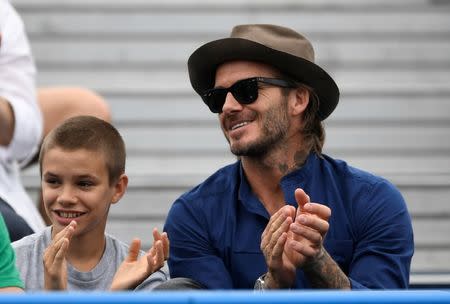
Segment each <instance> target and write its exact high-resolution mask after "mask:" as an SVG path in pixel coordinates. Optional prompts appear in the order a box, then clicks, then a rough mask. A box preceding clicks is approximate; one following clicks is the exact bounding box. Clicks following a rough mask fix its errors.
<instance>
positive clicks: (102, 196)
mask: <svg viewBox="0 0 450 304" xmlns="http://www.w3.org/2000/svg"><path fill="white" fill-rule="evenodd" d="M125 158H126V153H125V144H124V142H123V139H122V137H121V136H120V134H119V132H118V131H117V130H116V129H115V128H114V127H113V126H112V125H111V124H109V123H107V122H106V121H103V120H101V119H98V118H95V117H92V116H77V117H73V118H70V119H68V120H66V121H65V122H63V123H62V124H61V125H60V126H58V127H57V128H55V129H54V130H52V131H50V133H49V135H48V136H47V137H46V138H45V140H44V142H43V144H42V147H41V152H40V157H39V166H40V174H41V183H42V194H43V201H44V206H45V211H46V213H47V215H48V217H49V218H50V220H51V222H52V226H50V227H47V228H46V229H44V230H43V231H41V232H39V233H35V234H33V235H30V236H27V237H24V238H23V239H21V240H19V241H16V242H14V243H13V247H14V250H15V252H16V258H17V266H18V268H19V271H20V274H21V278H22V280H23V282H24V284H25V290H44V289H45V290H134V289H136V290H141V289H153V288H154V287H156V286H157V285H159V284H160V283H162V282H164V281H166V280H167V276H166V274H165V273H164V272H163V271H162V270H160V268H161V267H162V266H163V265H164V261H165V260H166V259H167V257H168V254H169V240H168V238H167V234H166V233H163V234H159V232H158V231H157V230H156V228H155V229H154V230H153V238H154V243H153V245H152V247H151V249H150V250H149V251H148V252H146V253H145V252H142V251H140V246H141V245H140V240H138V239H135V240H133V241H132V243H131V245H130V246H127V245H126V244H124V243H122V242H121V241H119V240H117V239H116V238H114V237H113V236H111V235H109V234H106V233H105V228H106V222H107V217H108V212H109V208H110V206H111V204H115V203H117V202H118V201H119V200H120V199H121V198H122V196H123V195H124V193H125V191H126V188H127V185H128V177H127V175H126V174H125Z"/></svg>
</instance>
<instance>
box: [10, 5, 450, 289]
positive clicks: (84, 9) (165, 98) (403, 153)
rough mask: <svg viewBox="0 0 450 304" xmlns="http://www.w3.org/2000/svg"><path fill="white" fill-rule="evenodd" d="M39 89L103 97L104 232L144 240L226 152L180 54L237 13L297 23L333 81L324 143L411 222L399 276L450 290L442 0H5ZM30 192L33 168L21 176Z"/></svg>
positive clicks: (239, 18)
mask: <svg viewBox="0 0 450 304" xmlns="http://www.w3.org/2000/svg"><path fill="white" fill-rule="evenodd" d="M12 3H13V5H14V6H15V7H16V9H17V10H18V11H19V13H20V14H21V16H22V18H23V20H24V22H25V26H26V29H27V32H28V35H29V39H30V43H31V47H32V49H33V53H34V57H35V60H36V64H37V68H38V78H37V79H38V85H39V86H55V85H56V86H57V85H78V86H84V87H87V88H90V89H93V90H95V91H96V92H98V93H99V94H101V95H102V96H103V97H105V98H106V100H107V102H108V103H109V105H110V107H111V110H112V115H113V123H114V124H115V125H116V126H117V127H118V128H119V130H120V131H121V132H122V135H123V136H124V138H125V141H126V143H127V149H128V160H127V162H128V163H127V171H128V174H129V177H130V184H129V189H128V192H127V194H126V195H125V197H124V199H123V200H122V201H121V202H120V203H119V204H117V205H114V206H113V207H112V209H111V215H110V220H109V224H108V231H109V232H110V233H112V234H114V235H116V236H118V237H119V238H120V239H122V240H124V241H126V242H128V241H130V240H131V238H132V237H134V236H138V237H140V238H142V239H143V240H144V244H145V246H149V244H150V243H149V242H150V240H151V229H152V228H153V227H154V226H156V227H158V228H159V229H162V226H163V223H164V220H165V216H166V214H167V211H168V209H169V208H170V205H171V204H172V202H173V201H174V200H175V199H176V198H177V197H178V196H179V195H180V194H181V193H183V192H185V191H186V190H188V189H189V188H191V187H193V186H194V185H196V184H197V183H199V182H201V181H202V180H203V179H204V178H205V177H207V176H209V175H210V174H211V173H213V172H214V171H215V170H217V169H218V168H219V167H221V166H223V165H226V164H229V163H231V162H233V161H234V157H233V156H232V155H231V153H230V152H229V151H228V145H227V143H226V141H225V139H224V138H223V135H222V133H221V131H220V129H219V127H218V123H217V118H216V116H215V115H213V114H211V113H210V112H209V111H208V110H207V108H206V106H204V105H203V103H202V101H201V100H200V98H199V97H198V96H196V95H195V94H194V91H193V89H192V88H191V86H190V83H189V80H188V74H187V68H186V61H187V58H188V57H189V55H190V54H191V53H192V52H193V51H194V50H195V49H196V48H197V47H198V46H200V45H201V44H203V43H205V42H207V41H210V40H213V39H219V38H222V37H226V36H228V35H229V32H230V30H231V28H232V27H233V26H234V25H236V24H241V23H275V24H279V25H285V26H288V27H291V28H293V29H295V30H297V31H299V32H301V33H304V34H305V35H306V36H307V37H308V38H309V39H310V40H311V41H312V43H313V45H314V47H315V51H316V62H317V63H318V64H319V65H321V66H322V67H323V68H324V69H325V70H327V71H328V72H329V73H330V74H331V75H332V76H333V77H334V79H335V80H336V82H337V84H338V86H339V87H340V89H341V99H340V104H339V105H338V108H337V110H336V111H335V112H334V114H333V115H332V116H331V117H330V118H329V119H328V120H327V121H326V127H327V141H326V144H325V152H326V153H327V154H330V155H332V156H334V157H336V158H342V159H345V160H347V161H348V163H349V164H351V165H354V166H357V167H359V168H362V169H365V170H368V171H370V172H373V173H375V174H378V175H382V176H384V177H386V178H387V179H389V180H390V181H392V182H393V183H394V184H395V185H396V186H397V187H398V188H399V189H400V191H401V192H402V194H403V195H404V197H405V199H406V201H407V204H408V207H409V210H410V213H411V216H412V218H413V225H414V231H415V242H416V252H415V255H414V258H413V264H412V276H411V282H412V283H413V284H416V286H419V285H421V284H425V286H429V285H427V284H434V286H436V284H447V286H450V1H445V0H441V1H439V0H434V1H433V0H398V1H392V0H373V1H363V0H361V1H359V0H342V1H333V0H309V1H301V0H278V1H273V0H267V1H266V0H259V1H258V0H247V1H245V0H217V1H206V0H165V1H154V0H122V1H119V0H110V1H108V0H12ZM24 180H25V183H26V186H27V189H28V191H29V192H30V193H31V195H32V196H33V197H34V198H36V201H37V196H38V187H39V178H38V171H37V168H35V167H34V168H31V169H29V170H27V171H25V172H24Z"/></svg>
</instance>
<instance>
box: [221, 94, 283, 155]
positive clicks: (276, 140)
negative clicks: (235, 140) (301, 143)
mask: <svg viewBox="0 0 450 304" xmlns="http://www.w3.org/2000/svg"><path fill="white" fill-rule="evenodd" d="M259 117H262V119H263V121H262V129H261V134H260V136H259V138H258V139H256V140H255V141H253V142H250V143H247V144H245V145H235V146H233V145H230V150H231V153H233V154H234V155H236V156H248V157H255V158H260V157H264V156H265V155H267V154H268V153H269V152H270V151H273V150H274V149H276V148H279V147H280V145H282V143H283V142H284V140H285V138H286V134H287V132H288V129H289V124H290V121H289V117H288V114H287V98H286V99H285V100H283V101H282V103H281V106H280V105H274V106H272V107H271V108H269V109H268V110H267V111H266V112H265V113H264V116H261V115H260V116H259ZM227 140H228V142H230V141H229V139H228V138H227Z"/></svg>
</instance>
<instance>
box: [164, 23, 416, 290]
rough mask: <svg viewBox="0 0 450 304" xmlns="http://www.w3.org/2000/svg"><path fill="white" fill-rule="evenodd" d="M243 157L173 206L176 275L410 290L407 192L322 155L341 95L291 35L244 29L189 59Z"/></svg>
mask: <svg viewBox="0 0 450 304" xmlns="http://www.w3.org/2000/svg"><path fill="white" fill-rule="evenodd" d="M188 68H189V76H190V81H191V84H192V86H193V88H194V90H195V91H196V92H197V93H198V94H199V95H200V96H201V97H202V99H203V101H204V102H205V103H206V105H207V106H208V107H209V108H210V110H211V111H212V112H213V113H218V116H219V122H220V125H221V127H222V130H223V133H224V135H225V137H226V139H227V140H228V142H229V145H230V149H231V152H232V153H233V154H235V155H236V156H238V161H237V162H236V163H234V164H232V165H229V166H227V167H224V168H222V169H220V170H219V171H217V172H216V173H215V174H213V175H212V176H211V177H209V178H208V179H207V180H206V181H204V182H203V183H202V184H200V185H199V186H197V187H195V188H194V189H192V190H191V191H189V192H187V193H185V194H183V195H182V196H181V197H180V198H179V199H177V200H176V201H175V203H174V204H173V206H172V208H171V210H170V212H169V214H168V217H167V222H166V225H165V231H167V233H168V235H169V237H170V240H171V241H170V258H169V268H170V271H171V276H172V277H187V278H190V279H193V280H195V281H197V282H199V283H200V284H201V285H203V286H205V287H207V288H219V289H225V288H247V289H248V288H253V287H255V288H257V289H279V288H333V289H350V288H351V289H362V288H406V287H407V286H408V280H409V269H410V262H411V257H412V255H413V248H414V245H413V233H412V227H411V220H410V216H409V214H408V211H407V208H406V204H405V202H404V200H403V198H402V196H401V194H400V193H399V191H398V190H397V189H396V188H395V187H394V186H393V185H392V184H391V183H389V182H388V181H386V180H385V179H383V178H381V177H377V176H374V175H372V174H370V173H367V172H364V171H361V170H358V169H356V168H353V167H350V166H349V165H347V164H346V163H345V162H343V161H340V160H335V159H333V158H331V157H329V156H327V155H324V154H322V146H323V144H324V138H325V133H324V129H323V126H322V121H323V120H324V119H326V118H327V117H328V116H329V115H330V114H331V113H332V112H333V110H334V109H335V107H336V106H337V104H338V100H339V89H338V87H337V85H336V84H335V82H334V81H333V79H332V78H331V77H330V76H329V75H328V74H327V73H326V72H325V71H324V70H323V69H322V68H320V67H319V66H318V65H316V64H315V63H314V51H313V48H312V45H311V43H310V42H309V41H308V40H307V39H306V38H305V37H303V36H302V35H300V34H298V33H297V32H295V31H293V30H290V29H288V28H284V27H280V26H274V25H241V26H236V27H235V28H234V29H233V31H232V33H231V37H230V38H224V39H220V40H216V41H212V42H209V43H207V44H205V45H203V46H201V47H200V48H198V49H197V50H196V51H195V52H194V53H193V54H192V55H191V56H190V58H189V61H188Z"/></svg>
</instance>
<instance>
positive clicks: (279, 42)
mask: <svg viewBox="0 0 450 304" xmlns="http://www.w3.org/2000/svg"><path fill="white" fill-rule="evenodd" d="M232 60H249V61H258V62H262V63H265V64H268V65H271V66H273V67H275V68H277V69H278V70H280V71H281V72H282V73H285V74H286V75H288V76H289V77H292V78H293V79H295V80H297V81H298V82H300V83H304V84H306V85H308V86H310V87H312V88H313V89H314V91H315V93H316V94H317V96H318V97H319V117H320V119H321V120H324V119H325V118H327V117H328V115H330V114H331V112H333V110H334V109H335V108H336V106H337V104H338V101H339V88H338V87H337V85H336V83H335V82H334V80H333V78H331V76H330V75H328V73H327V72H325V71H324V70H323V69H322V68H321V67H319V66H318V65H317V64H315V63H314V49H313V47H312V45H311V43H310V42H309V41H308V39H306V38H305V37H304V36H302V35H300V34H299V33H297V32H295V31H293V30H291V29H289V28H285V27H281V26H276V25H270V24H245V25H238V26H235V27H234V28H233V30H232V32H231V35H230V37H229V38H224V39H219V40H215V41H211V42H209V43H206V44H204V45H202V46H201V47H199V48H198V49H197V50H195V51H194V53H192V55H191V56H190V57H189V60H188V70H189V78H190V80H191V84H192V87H193V88H194V90H195V91H196V92H197V93H198V94H202V93H203V92H204V91H205V90H208V89H211V88H213V87H214V83H215V77H216V69H217V67H218V66H219V65H220V64H222V63H224V62H227V61H232Z"/></svg>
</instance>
